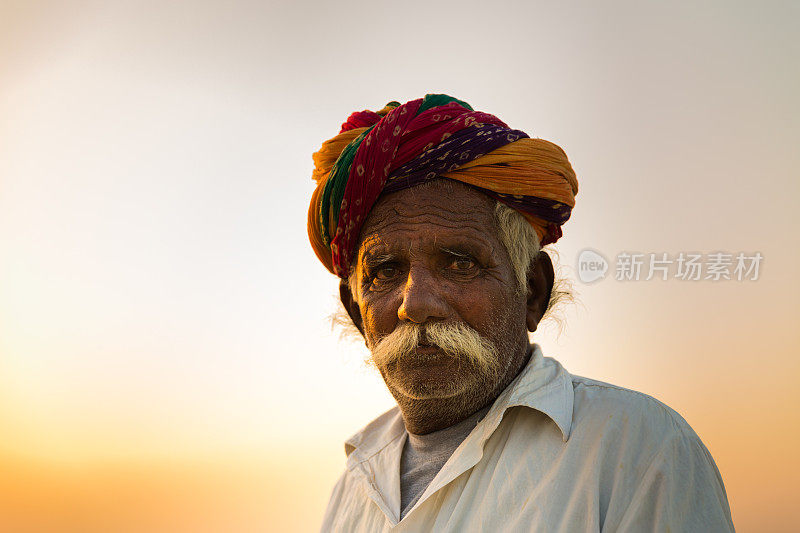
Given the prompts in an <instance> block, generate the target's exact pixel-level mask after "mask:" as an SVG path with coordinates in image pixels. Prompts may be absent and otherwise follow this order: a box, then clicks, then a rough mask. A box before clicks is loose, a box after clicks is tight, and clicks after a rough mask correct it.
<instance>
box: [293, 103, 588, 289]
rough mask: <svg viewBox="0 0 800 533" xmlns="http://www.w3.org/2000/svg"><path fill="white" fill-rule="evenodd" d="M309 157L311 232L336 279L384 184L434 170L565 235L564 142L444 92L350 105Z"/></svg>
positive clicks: (553, 237) (571, 177) (568, 174)
mask: <svg viewBox="0 0 800 533" xmlns="http://www.w3.org/2000/svg"><path fill="white" fill-rule="evenodd" d="M313 157H314V164H315V169H314V173H313V178H314V180H315V181H316V182H317V188H316V190H315V191H314V194H313V196H312V198H311V205H310V207H309V211H308V235H309V239H310V241H311V245H312V247H313V248H314V251H315V252H316V254H317V257H319V259H320V261H322V263H323V264H324V265H325V267H326V268H327V269H328V270H330V271H331V272H332V273H334V274H336V275H338V276H340V277H342V278H347V276H348V274H349V271H350V259H351V258H352V256H353V252H354V250H355V247H356V246H357V245H358V238H359V234H360V232H361V226H362V225H363V224H364V221H365V220H366V218H367V215H368V214H369V211H370V209H372V206H373V205H374V204H375V202H376V201H377V200H378V197H379V196H380V195H381V194H382V193H384V192H386V193H390V192H395V191H399V190H402V189H405V188H408V187H413V186H415V185H418V184H420V183H423V182H424V181H427V180H431V179H434V178H437V177H444V178H449V179H453V180H456V181H460V182H462V183H466V184H468V185H471V186H473V187H475V188H477V189H479V190H481V191H482V192H484V193H486V194H488V195H489V196H491V197H493V198H496V199H497V200H499V201H501V202H503V203H505V204H506V205H508V206H509V207H511V208H513V209H516V210H517V211H519V212H520V213H521V214H522V215H523V216H524V217H525V218H526V219H527V220H528V222H530V224H531V226H533V228H534V229H535V230H536V234H537V235H538V237H539V242H540V244H541V245H542V246H544V245H545V244H550V243H553V242H555V241H557V240H558V238H559V237H561V225H562V224H563V223H564V222H566V221H567V219H569V216H570V213H571V212H572V208H573V207H574V205H575V195H576V194H577V192H578V181H577V180H576V178H575V172H574V171H573V170H572V166H571V165H570V164H569V161H568V160H567V156H566V154H565V153H564V151H563V150H561V148H559V147H558V146H556V145H555V144H553V143H550V142H548V141H545V140H542V139H531V138H529V137H528V135H527V134H526V133H525V132H523V131H519V130H514V129H510V128H509V127H508V126H507V125H506V124H505V123H504V122H503V121H501V120H500V119H498V118H497V117H495V116H493V115H489V114H488V113H481V112H479V111H474V110H473V109H472V107H471V106H470V105H469V104H467V103H466V102H463V101H461V100H457V99H455V98H453V97H451V96H447V95H444V94H429V95H427V96H425V98H420V99H417V100H412V101H410V102H407V103H405V104H402V105H401V104H400V103H398V102H390V103H388V104H387V105H386V107H384V108H383V109H381V110H380V111H377V112H373V111H359V112H355V113H353V114H352V115H350V117H349V118H348V119H347V121H346V122H345V123H344V124H342V129H341V131H340V132H339V135H337V136H336V137H334V138H333V139H330V140H328V141H326V142H324V143H323V144H322V148H320V150H319V151H318V152H316V153H315V154H314V156H313Z"/></svg>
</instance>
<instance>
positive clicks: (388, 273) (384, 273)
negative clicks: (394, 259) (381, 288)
mask: <svg viewBox="0 0 800 533" xmlns="http://www.w3.org/2000/svg"><path fill="white" fill-rule="evenodd" d="M398 272H399V270H398V269H397V267H394V266H391V265H386V266H382V267H379V268H376V269H375V279H377V280H387V279H392V278H393V277H395V276H397V274H398Z"/></svg>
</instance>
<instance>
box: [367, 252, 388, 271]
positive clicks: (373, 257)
mask: <svg viewBox="0 0 800 533" xmlns="http://www.w3.org/2000/svg"><path fill="white" fill-rule="evenodd" d="M395 260H397V254H393V253H391V252H378V253H370V252H364V257H363V258H362V260H361V263H362V264H363V265H364V266H367V267H371V266H375V265H380V264H382V263H386V262H389V261H395Z"/></svg>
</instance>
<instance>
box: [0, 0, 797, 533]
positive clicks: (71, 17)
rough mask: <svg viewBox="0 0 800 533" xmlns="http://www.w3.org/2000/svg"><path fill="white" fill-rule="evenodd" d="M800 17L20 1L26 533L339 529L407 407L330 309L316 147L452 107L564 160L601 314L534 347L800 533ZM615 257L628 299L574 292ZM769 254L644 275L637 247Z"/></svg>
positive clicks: (18, 465)
mask: <svg viewBox="0 0 800 533" xmlns="http://www.w3.org/2000/svg"><path fill="white" fill-rule="evenodd" d="M798 21H800V7H798V4H797V3H793V2H765V3H755V2H752V3H749V4H747V3H741V2H709V3H703V4H702V5H701V6H698V5H694V3H689V2H684V3H669V5H661V6H658V5H655V4H653V3H647V5H645V4H644V3H640V2H632V1H631V2H611V3H603V4H602V5H601V4H588V3H587V5H586V6H584V7H562V6H556V5H554V4H553V3H552V2H496V3H486V2H471V1H459V2H435V3H433V2H414V1H412V2H405V3H402V4H401V3H398V2H391V3H390V2H375V1H373V2H367V1H358V2H353V1H340V2H328V3H322V2H320V3H302V2H256V1H253V2H211V1H195V2H169V3H167V2H155V1H153V2H123V1H102V2H101V1H87V2H81V1H77V2H22V1H19V2H17V1H11V2H2V3H0V530H2V531H20V532H27V531H31V532H33V531H36V532H37V533H38V532H62V531H63V532H73V531H81V532H95V531H96V532H101V531H102V532H108V531H120V532H132V533H133V532H137V533H138V532H183V531H186V532H190V531H191V532H196V531H209V532H211V531H226V532H250V531H315V530H317V529H318V527H319V524H320V521H321V517H322V513H323V511H324V508H325V504H326V503H327V498H328V495H329V493H330V490H331V488H332V486H333V483H334V482H335V480H336V478H337V477H338V475H339V473H340V472H341V470H342V468H343V466H344V458H345V456H344V451H343V442H344V440H345V439H346V438H347V437H349V436H350V435H351V434H353V433H355V432H356V431H357V430H358V429H359V428H360V427H362V426H363V425H364V424H366V423H367V422H369V421H370V420H371V419H373V418H374V417H375V416H377V415H378V414H380V413H382V412H383V411H385V410H387V409H389V408H390V407H392V405H393V400H392V398H391V396H389V394H388V392H387V391H386V390H385V388H384V386H383V383H382V382H381V380H380V377H379V376H378V375H377V374H376V373H374V372H373V371H371V370H369V369H368V368H366V367H365V366H364V364H363V362H362V361H363V358H364V356H365V354H366V349H365V348H364V346H363V343H360V342H358V341H357V340H356V341H346V340H340V339H339V334H338V332H337V331H336V330H334V331H332V329H331V323H330V320H329V315H330V314H331V313H333V312H334V311H335V310H336V308H337V307H336V306H337V300H336V294H337V279H336V278H334V277H333V276H332V275H330V274H329V273H328V272H327V271H326V270H325V269H324V267H323V266H322V265H321V264H319V262H318V261H317V259H316V257H315V256H314V253H313V251H312V250H311V247H310V246H309V244H308V238H307V234H306V214H307V208H308V201H309V199H310V195H311V192H312V191H313V188H314V184H313V182H312V180H311V170H312V167H313V165H312V161H311V153H312V152H314V151H316V150H317V149H318V148H319V146H320V144H321V143H322V141H324V140H326V139H328V138H330V137H332V136H333V135H335V134H336V133H337V132H338V130H339V126H340V124H341V123H342V122H343V121H344V120H345V119H346V117H347V116H348V115H349V114H350V112H352V111H356V110H362V109H373V110H374V109H379V108H381V107H383V106H384V105H385V104H386V103H387V102H389V101H391V100H398V101H401V102H405V101H407V100H411V99H414V98H419V97H422V96H423V95H425V94H426V93H432V92H435V93H446V94H450V95H453V96H456V97H457V98H460V99H462V100H466V101H467V102H469V103H470V104H471V105H472V106H473V107H474V108H476V109H478V110H481V111H486V112H489V113H492V114H495V115H497V116H498V117H500V118H501V119H503V120H504V121H505V122H507V123H508V124H509V125H510V126H512V127H514V128H517V129H521V130H524V131H526V132H527V133H528V134H530V135H531V136H535V137H542V138H544V139H548V140H550V141H553V142H555V143H557V144H558V145H560V146H561V147H562V148H564V150H565V151H566V153H567V154H568V156H569V159H570V161H571V162H572V165H573V167H574V168H575V170H576V173H577V176H578V181H579V183H580V190H579V193H578V196H577V199H576V207H575V209H574V211H573V216H572V218H571V219H570V220H569V221H568V222H567V223H566V224H565V226H564V237H563V238H562V239H561V240H560V241H559V242H558V244H557V245H556V247H555V249H556V251H557V252H558V255H559V262H560V265H561V272H562V275H563V276H564V277H566V278H567V279H572V280H573V282H574V289H575V292H576V296H577V301H576V303H575V304H572V305H569V306H566V307H564V308H562V309H561V310H560V311H559V317H560V318H561V319H562V322H563V328H562V329H559V327H557V324H556V323H555V322H554V321H552V322H551V323H550V324H549V325H548V326H545V327H544V328H543V330H542V331H540V332H537V333H536V334H535V335H534V336H533V338H534V340H535V341H536V342H538V343H540V344H541V345H542V347H543V351H544V354H545V355H546V356H550V357H555V358H557V359H558V360H559V361H561V362H562V363H563V364H564V366H565V367H566V368H567V369H568V370H569V371H570V372H572V373H574V374H579V375H584V376H589V377H592V378H595V379H599V380H603V381H609V382H612V383H614V384H617V385H621V386H624V387H628V388H632V389H635V390H639V391H642V392H645V393H647V394H650V395H652V396H655V397H656V398H658V399H659V400H661V401H663V402H665V403H666V404H668V405H669V406H671V407H672V408H674V409H676V410H677V411H678V412H679V413H680V414H681V415H682V416H683V417H684V418H686V420H687V421H688V422H689V423H690V424H691V425H692V427H693V428H694V429H695V431H696V432H697V433H698V434H699V436H700V437H701V438H702V440H703V442H704V443H705V444H706V446H707V447H708V448H709V450H710V451H711V453H712V455H713V456H714V458H715V460H716V462H717V465H718V467H719V469H720V471H721V473H722V477H723V480H724V481H725V485H726V489H727V491H728V496H729V500H730V504H731V508H732V512H733V519H734V524H735V525H736V526H737V529H738V530H740V531H777V532H780V531H787V532H788V531H790V530H794V529H795V528H796V516H795V515H796V509H797V486H798V483H800V461H798V459H797V457H796V450H797V449H798V447H800V388H799V387H798V386H797V384H796V383H797V380H798V377H800V358H799V357H798V353H799V352H800V329H798V324H800V303H798V302H800V283H798V277H797V276H798V274H797V273H798V272H800V268H798V266H799V265H800V247H798V239H797V233H798V231H800V214H798V209H797V202H798V199H799V198H800V150H799V149H798V146H800V100H799V99H798V97H797V95H798V94H800V36H798V35H799V34H798V31H797V26H798ZM585 249H592V250H595V251H597V252H599V253H600V254H602V255H603V256H604V257H606V258H607V259H608V260H609V262H610V263H611V266H610V268H611V270H609V273H608V275H607V276H606V279H603V280H601V281H597V282H595V283H592V284H585V283H582V282H580V281H579V280H578V279H577V275H576V268H577V258H578V255H579V254H580V252H581V251H582V250H585ZM623 252H625V253H629V254H630V253H643V254H649V253H656V254H657V255H659V256H660V254H662V253H667V254H669V255H670V256H673V257H674V256H677V255H678V254H680V253H681V252H683V253H700V254H711V253H716V252H724V253H730V254H737V253H739V252H744V253H746V254H749V255H752V254H754V253H756V252H758V253H760V254H761V255H762V256H763V261H762V263H761V265H760V272H759V277H758V279H757V280H743V281H738V280H720V281H712V280H705V279H701V280H698V281H688V280H680V279H675V278H674V277H670V279H668V280H667V281H662V280H660V279H652V280H650V281H645V280H643V279H642V280H639V281H618V280H616V279H615V275H614V274H615V272H614V262H615V259H616V258H617V256H618V255H619V254H621V253H623Z"/></svg>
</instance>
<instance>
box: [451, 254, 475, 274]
mask: <svg viewBox="0 0 800 533" xmlns="http://www.w3.org/2000/svg"><path fill="white" fill-rule="evenodd" d="M473 268H475V261H473V260H472V259H469V258H467V257H457V258H455V259H453V262H452V263H450V269H451V270H455V271H457V272H468V271H470V270H472V269H473Z"/></svg>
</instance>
